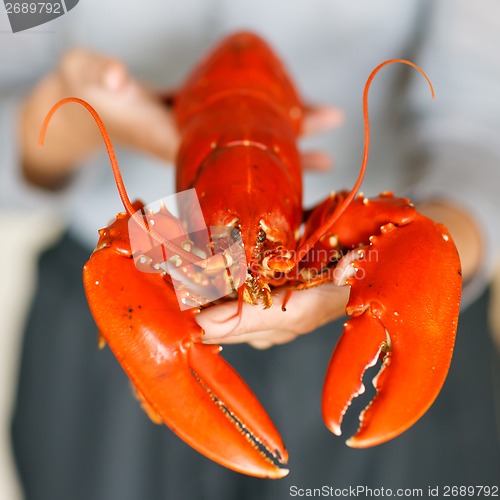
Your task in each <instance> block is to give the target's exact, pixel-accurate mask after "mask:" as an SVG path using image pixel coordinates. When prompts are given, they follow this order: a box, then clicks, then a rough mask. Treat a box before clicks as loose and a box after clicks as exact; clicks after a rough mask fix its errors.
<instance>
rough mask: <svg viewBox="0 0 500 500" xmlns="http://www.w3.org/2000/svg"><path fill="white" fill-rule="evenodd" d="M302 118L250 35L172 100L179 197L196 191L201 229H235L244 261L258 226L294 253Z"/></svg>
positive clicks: (228, 45) (280, 75)
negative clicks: (202, 221)
mask: <svg viewBox="0 0 500 500" xmlns="http://www.w3.org/2000/svg"><path fill="white" fill-rule="evenodd" d="M243 68H244V69H243ZM303 112H304V109H303V106H302V104H301V101H300V99H299V97H298V95H297V92H296V91H295V89H294V87H293V85H292V83H291V81H290V79H289V77H288V76H287V74H286V73H285V71H284V69H283V66H282V64H281V62H280V61H279V60H278V59H277V57H276V56H275V55H274V53H273V52H272V51H271V50H270V49H269V47H268V46H267V44H265V43H264V42H263V41H262V40H261V39H260V38H259V37H257V36H255V35H253V34H251V33H239V34H237V35H234V36H232V37H229V38H228V39H226V40H224V42H223V43H222V44H221V45H219V46H218V47H217V48H216V49H215V50H214V51H213V52H211V54H210V55H209V56H208V57H207V59H206V60H205V61H203V62H202V63H201V64H200V66H199V67H198V69H196V70H195V71H194V72H193V74H192V75H191V76H190V77H189V78H188V80H187V82H186V83H185V85H184V86H183V88H182V90H181V91H180V92H179V95H178V96H177V98H176V101H175V116H176V118H177V123H178V126H179V130H180V132H181V135H182V138H183V139H182V143H181V146H180V150H179V154H178V157H177V161H176V164H177V191H184V190H186V189H189V188H193V187H195V188H196V191H197V193H198V197H199V200H200V205H201V208H202V211H203V213H204V216H205V219H206V222H207V225H209V226H221V225H222V226H224V225H235V224H237V225H238V226H239V229H240V231H241V234H242V237H243V241H245V242H246V245H245V248H246V249H247V261H248V262H250V261H252V260H253V256H252V253H251V251H252V248H251V245H252V243H255V242H256V240H257V238H258V235H259V231H260V230H261V229H262V227H265V228H266V232H267V237H268V238H270V239H271V240H273V239H274V240H275V241H277V242H278V241H279V243H280V244H282V245H284V246H285V247H286V248H290V249H294V248H295V245H296V233H297V231H298V229H299V226H300V224H301V222H302V172H301V166H300V158H299V152H298V150H297V145H296V142H297V136H298V134H299V132H300V128H301V121H302V116H303Z"/></svg>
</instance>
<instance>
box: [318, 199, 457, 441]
mask: <svg viewBox="0 0 500 500" xmlns="http://www.w3.org/2000/svg"><path fill="white" fill-rule="evenodd" d="M338 196H339V200H336V199H335V198H331V199H330V200H328V201H326V202H324V203H323V204H322V205H320V206H319V207H318V208H317V209H316V211H315V212H313V214H312V215H311V220H312V221H313V222H314V223H315V224H316V223H318V221H321V220H326V219H328V215H329V213H331V212H332V211H333V210H334V209H335V207H336V206H337V204H338V203H339V202H340V201H341V200H342V197H343V196H344V193H341V194H340V195H338ZM370 233H371V234H372V236H368V235H369V234H370ZM326 234H327V236H328V237H327V238H325V239H323V241H321V242H318V245H323V246H324V245H325V244H326V243H327V242H328V241H335V242H336V245H337V246H338V247H340V248H342V249H346V248H354V247H355V245H356V246H357V245H360V246H361V248H362V249H361V250H354V251H356V252H358V253H361V256H360V257H359V256H358V258H357V259H356V260H355V261H354V263H353V264H352V265H353V266H354V268H355V270H356V273H355V275H354V276H352V277H351V278H349V279H348V280H347V284H348V285H350V287H351V294H350V298H349V302H348V304H347V308H346V312H347V314H348V316H349V317H350V319H349V321H348V322H347V323H346V324H345V328H344V331H343V334H342V336H341V338H340V340H339V342H338V344H337V346H336V348H335V350H334V352H333V355H332V358H331V361H330V365H329V368H328V371H327V375H326V381H325V386H324V391H323V417H324V420H325V423H326V425H327V427H328V428H329V429H330V430H331V431H332V432H333V433H335V434H337V435H340V433H341V429H340V426H341V422H342V418H343V416H344V414H345V413H346V411H347V409H348V407H349V405H350V403H351V401H352V399H353V398H354V397H356V396H358V395H359V394H361V393H363V392H364V386H363V382H362V378H363V375H364V373H365V371H366V370H367V369H368V368H369V367H370V366H373V365H375V363H376V362H377V360H378V358H379V357H380V358H381V359H382V360H383V361H382V367H381V369H380V371H379V373H378V375H377V376H376V377H375V379H374V381H373V384H374V386H375V388H376V391H377V394H376V396H375V398H374V400H373V401H372V402H371V403H370V404H369V406H368V407H367V408H366V409H365V410H364V411H363V412H362V414H361V416H360V427H359V430H358V432H357V433H356V435H355V436H353V437H352V438H350V439H349V440H348V441H347V444H348V445H350V446H352V447H358V448H363V447H368V446H374V445H377V444H381V443H383V442H385V441H388V440H389V439H391V438H393V437H395V436H397V435H399V434H401V433H402V432H403V431H405V430H406V429H407V428H409V427H410V426H411V425H412V424H413V423H414V422H416V421H417V420H418V419H419V418H420V417H421V416H422V415H423V414H424V413H425V411H426V410H427V409H428V408H429V407H430V405H431V404H432V403H433V401H434V400H435V398H436V397H437V395H438V393H439V391H440V389H441V387H442V385H443V383H444V380H445V378H446V374H447V372H448V368H449V365H450V362H451V357H452V353H453V345H454V340H455V333H456V328H457V317H458V310H459V304H460V290H461V286H460V285H461V270H460V261H459V258H458V254H457V251H456V248H455V245H454V244H453V241H452V239H451V236H450V235H449V233H448V232H447V230H446V228H445V227H444V226H443V225H440V224H436V223H434V222H433V221H431V220H430V219H428V218H426V217H424V216H422V215H420V214H418V213H417V212H416V211H415V209H414V208H413V206H412V205H411V204H410V203H409V202H408V200H405V199H401V198H394V197H393V196H392V195H391V194H384V195H381V196H380V197H378V198H375V199H373V200H369V199H365V198H362V197H358V198H357V199H356V200H355V201H354V202H353V203H352V204H351V205H350V206H349V207H348V208H347V210H346V211H345V213H344V214H343V215H342V216H341V217H340V219H339V220H338V221H337V223H336V224H335V225H334V226H333V227H332V228H331V229H330V230H329V231H327V233H326ZM363 246H366V248H363ZM316 248H317V247H316ZM348 257H349V256H346V257H345V258H348Z"/></svg>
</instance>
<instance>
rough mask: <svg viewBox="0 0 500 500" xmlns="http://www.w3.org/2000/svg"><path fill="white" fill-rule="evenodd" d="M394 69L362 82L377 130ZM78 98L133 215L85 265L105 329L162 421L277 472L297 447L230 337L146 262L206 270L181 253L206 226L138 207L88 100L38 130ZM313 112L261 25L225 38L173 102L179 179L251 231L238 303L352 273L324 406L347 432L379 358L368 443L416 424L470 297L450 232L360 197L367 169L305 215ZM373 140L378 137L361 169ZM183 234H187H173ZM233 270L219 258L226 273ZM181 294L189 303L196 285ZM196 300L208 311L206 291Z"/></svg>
mask: <svg viewBox="0 0 500 500" xmlns="http://www.w3.org/2000/svg"><path fill="white" fill-rule="evenodd" d="M389 62H393V61H389ZM400 62H401V61H400ZM402 62H405V63H407V64H409V65H412V66H414V65H413V63H409V62H408V61H402ZM387 63H388V62H386V63H382V65H380V66H379V67H377V68H376V69H375V70H374V72H373V73H372V74H371V75H370V77H369V79H368V82H367V86H366V90H365V95H364V108H365V119H366V123H367V125H368V119H367V90H368V88H369V85H370V82H371V80H372V79H373V77H374V75H375V74H376V72H377V71H378V70H379V69H380V67H382V66H384V65H386V64H387ZM417 69H418V68H417ZM420 71H421V70H420ZM424 76H425V74H424ZM68 101H78V102H79V103H80V104H82V105H84V106H85V107H87V109H88V110H89V111H90V112H91V114H92V115H93V116H94V118H95V120H96V121H97V123H98V124H99V126H100V129H101V132H103V135H104V138H105V143H106V147H107V148H108V152H109V154H110V159H111V164H112V168H113V172H114V174H115V179H116V181H117V185H118V188H119V193H120V196H121V198H122V201H123V204H124V207H125V209H126V213H121V214H118V215H117V217H116V219H115V220H114V221H113V222H112V223H111V224H110V225H109V226H108V227H107V228H105V229H102V230H100V238H99V242H98V244H97V247H96V249H95V251H94V253H93V254H92V256H91V257H90V259H89V261H88V263H87V264H86V265H85V268H84V273H83V277H84V285H85V291H86V295H87V299H88V302H89V306H90V309H91V311H92V314H93V316H94V318H95V320H96V323H97V325H98V328H99V331H100V334H101V336H102V338H103V339H104V340H105V341H106V342H107V343H108V344H109V346H110V348H111V349H112V351H113V352H114V354H115V355H116V357H117V358H118V360H119V361H120V363H121V365H122V367H123V368H124V370H125V372H126V373H127V375H128V376H129V377H130V379H131V380H132V382H133V384H134V386H135V387H136V389H137V392H138V395H139V399H140V400H141V401H142V403H143V406H144V407H145V409H146V410H147V412H148V414H149V415H150V416H151V417H152V418H153V419H154V420H155V421H157V422H163V423H165V424H166V425H168V426H169V427H170V428H171V429H172V430H173V431H174V432H175V433H177V434H178V435H179V436H180V437H181V438H182V439H184V440H185V441H186V442H187V443H188V444H190V445H191V446H193V447H194V448H195V449H197V450H198V451H200V452H201V453H203V454H204V455H206V456H207V457H209V458H211V459H213V460H214V461H216V462H218V463H219V464H222V465H224V466H226V467H229V468H231V469H233V470H236V471H238V472H242V473H245V474H249V475H254V476H259V477H269V478H280V477H283V476H284V475H285V474H286V473H287V472H288V471H287V469H286V468H285V467H286V463H287V458H288V456H287V451H286V449H285V447H284V445H283V442H282V440H281V437H280V436H279V434H278V431H277V430H276V428H275V427H274V425H273V423H272V422H271V420H270V418H269V417H268V416H267V414H266V412H265V411H264V409H263V408H262V406H261V405H260V403H259V402H258V400H257V398H256V397H255V395H254V394H253V393H252V392H251V390H250V389H249V388H248V386H247V385H246V384H245V382H244V381H243V380H242V379H241V378H240V377H239V375H238V374H237V373H236V372H235V371H234V369H232V368H231V367H230V366H229V365H228V364H227V363H226V362H225V361H224V359H223V358H222V357H221V356H220V355H219V353H220V347H219V346H208V345H204V344H203V343H202V337H203V331H202V329H201V328H200V327H199V326H198V325H197V323H196V321H195V315H196V314H197V313H198V312H199V310H200V309H199V307H196V308H194V309H191V310H180V309H179V304H178V301H177V298H176V293H175V290H174V281H173V280H174V276H173V274H172V276H169V275H168V274H167V273H166V272H164V268H162V267H161V266H156V267H155V266H153V265H152V256H153V257H154V258H155V259H156V258H157V256H163V258H164V259H165V261H164V262H163V263H162V264H165V265H166V264H167V263H168V261H170V256H175V257H176V262H177V263H176V264H175V265H176V266H177V267H176V269H175V272H176V273H178V274H182V273H186V274H188V272H189V271H188V268H189V267H190V268H191V269H195V268H197V269H198V270H199V269H201V268H202V267H203V265H205V266H206V265H207V262H205V264H203V265H201V264H199V262H198V261H199V259H200V257H198V256H196V258H195V256H194V254H193V255H191V254H190V253H189V251H188V250H186V248H188V247H189V248H190V247H192V246H193V245H196V241H194V242H191V241H186V240H185V236H186V234H187V233H189V232H190V229H192V228H195V227H199V226H200V220H199V217H200V216H199V215H196V214H195V213H194V212H191V211H190V209H189V207H187V208H186V209H185V211H186V213H185V214H183V222H182V223H181V222H180V221H179V220H178V219H177V218H176V217H174V216H173V215H172V214H171V213H170V212H169V211H168V210H167V209H166V208H164V207H162V208H161V209H160V211H159V213H157V214H152V213H149V214H145V213H144V205H143V204H142V203H141V202H136V203H135V204H133V205H132V204H131V202H130V200H129V199H128V196H127V195H126V190H125V187H124V185H123V181H122V179H121V175H120V174H119V169H118V165H117V162H116V159H115V157H114V153H113V151H112V147H111V143H110V141H109V138H108V137H107V136H106V134H105V129H104V125H103V124H102V121H100V118H99V116H98V115H97V113H96V112H95V110H93V108H92V107H91V106H90V105H88V104H87V103H85V102H84V101H81V100H78V99H75V98H69V99H66V100H63V101H60V102H59V103H57V104H56V105H55V106H54V107H53V108H52V110H51V111H50V112H49V114H48V115H47V118H46V121H45V123H44V127H43V128H42V136H43V133H44V131H45V129H46V127H47V124H48V121H49V120H50V118H51V117H52V115H53V113H54V112H55V110H56V109H57V108H58V107H59V106H60V105H61V104H64V103H65V102H68ZM304 112H305V108H304V106H303V104H302V103H301V100H300V98H299V96H298V94H297V92H296V90H295V89H294V86H293V84H292V82H291V80H290V79H289V77H288V76H287V74H286V72H285V70H284V69H283V66H282V64H281V62H280V61H279V60H278V58H277V57H276V56H275V54H274V53H273V52H272V51H271V49H270V48H269V47H268V46H267V44H266V43H265V42H264V41H263V40H261V39H260V38H259V37H258V36H256V35H254V34H252V33H238V34H236V35H233V36H231V37H229V38H227V39H226V40H224V41H223V42H222V43H221V44H220V45H219V46H218V47H216V48H215V49H214V50H213V51H212V52H211V53H210V54H209V55H208V57H207V58H206V59H205V60H204V61H202V62H201V63H200V64H199V65H198V66H197V67H196V68H195V70H194V71H193V73H192V74H191V76H189V77H188V79H187V81H186V83H185V84H184V86H183V87H182V88H181V90H180V91H179V94H178V96H177V98H176V100H175V107H174V113H175V117H176V120H177V123H178V127H179V130H180V133H181V137H182V142H181V146H180V149H179V152H178V157H177V171H176V173H177V189H178V191H185V190H187V189H191V188H194V189H195V190H196V192H197V195H198V199H199V202H200V205H201V209H202V212H203V217H204V219H205V220H204V223H206V226H229V227H230V228H233V229H234V228H237V229H238V230H239V232H240V233H241V237H242V241H243V245H244V253H245V256H246V262H247V263H248V267H247V268H245V272H246V278H245V279H244V280H243V288H241V289H242V290H244V292H243V293H241V294H240V290H238V298H239V300H246V301H247V302H251V303H261V304H263V305H264V306H265V307H270V306H271V305H272V297H271V291H272V288H273V287H275V286H279V285H282V284H284V283H285V284H287V285H288V286H290V287H292V288H293V289H297V290H299V289H304V288H308V287H311V286H317V285H321V284H322V283H324V282H326V281H334V282H337V281H336V279H335V278H334V277H333V275H334V274H335V271H337V270H339V269H340V270H343V269H344V270H345V269H347V267H351V268H352V272H351V274H350V277H349V278H348V279H347V282H346V284H347V285H349V286H350V288H351V294H350V298H349V303H348V304H347V308H346V313H347V315H348V316H349V321H348V322H347V323H346V325H345V327H344V332H343V335H342V337H341V339H340V341H339V342H338V344H337V347H336V348H335V350H334V353H333V355H332V359H331V361H330V365H329V368H328V371H327V377H326V382H325V388H324V394H323V416H324V420H325V423H326V424H327V426H328V427H329V428H330V429H331V430H332V432H334V433H335V434H340V425H341V421H342V417H343V415H344V414H345V412H346V410H347V408H348V406H349V405H350V402H351V400H352V398H353V397H355V396H357V395H358V394H360V393H361V392H363V390H364V387H363V384H362V377H363V374H364V372H365V370H366V369H367V368H368V367H370V366H373V365H374V364H375V363H376V362H377V359H379V358H380V359H382V368H381V370H380V372H379V374H378V375H377V377H376V378H375V380H374V385H375V387H376V389H377V396H376V397H375V399H374V401H373V402H372V403H371V404H370V405H369V407H368V408H367V409H366V410H365V411H364V412H363V414H362V416H361V417H360V419H361V426H360V430H359V431H358V433H357V434H356V435H355V436H354V437H353V438H351V439H350V440H349V441H348V444H350V445H351V446H357V447H365V446H373V445H375V444H380V443H383V442H385V441H387V440H388V439H391V438H393V437H395V436H396V435H398V434H400V433H401V432H403V431H404V430H405V429H407V428H408V427H410V426H411V425H412V424H413V423H414V422H415V421H416V420H417V419H418V418H419V417H420V416H421V415H422V414H423V413H424V412H425V411H426V410H427V408H428V407H429V406H430V405H431V404H432V402H433V401H434V399H435V398H436V396H437V394H438V392H439V390H440V388H441V386H442V384H443V382H444V380H445V378H446V374H447V372H448V367H449V365H450V362H451V356H452V351H453V344H454V338H455V332H456V327H457V318H458V312H459V304H460V291H461V274H460V261H459V258H458V254H457V251H456V248H455V246H454V244H453V241H452V239H451V236H450V234H449V233H448V232H447V230H446V228H445V227H444V226H442V225H439V224H436V223H435V222H433V221H431V220H429V219H427V218H425V217H423V216H421V215H420V214H418V213H417V211H416V210H415V207H413V205H412V204H411V203H410V202H409V200H407V199H403V198H397V197H394V196H393V195H392V194H391V193H383V194H382V195H380V196H379V197H377V198H374V199H366V198H364V197H362V196H358V197H357V198H356V197H355V196H356V191H357V189H358V187H359V184H360V183H361V180H362V174H361V175H360V178H359V179H358V182H357V183H356V185H355V187H354V188H353V189H352V190H351V191H350V192H349V193H347V192H339V193H337V194H332V195H331V196H330V197H328V198H327V199H326V200H324V202H322V203H320V204H319V205H318V206H317V207H315V208H314V209H313V210H312V211H310V212H304V211H303V209H302V175H301V164H300V156H299V152H298V149H297V137H298V135H299V134H300V131H301V126H302V119H303V115H304ZM365 130H368V126H367V127H366V129H365ZM367 145H368V134H367V135H366V137H365V159H364V163H363V165H362V169H361V172H362V173H363V172H364V168H365V166H366V161H367ZM148 221H149V222H148ZM131 222H135V223H136V226H137V227H136V232H137V231H139V232H138V233H137V234H136V235H135V238H136V239H138V240H139V241H140V242H141V245H143V244H146V243H147V241H149V240H155V241H156V242H157V243H161V245H160V246H158V247H157V248H155V249H154V250H153V251H152V252H150V253H147V254H146V253H145V254H144V255H141V254H140V252H139V255H137V253H138V251H136V250H132V247H131V241H130V240H131V237H132V235H130V237H129V230H130V227H131V225H130V223H131ZM303 222H304V227H303V230H302V234H300V230H301V224H302V223H303ZM132 226H133V225H132ZM184 226H185V227H184ZM163 233H166V234H163ZM179 237H181V239H182V242H181V243H179V242H177V243H172V242H171V241H170V240H172V241H173V239H175V238H179ZM184 244H187V246H186V248H184V246H183V245H184ZM198 250H199V249H198ZM172 252H174V254H172ZM175 252H177V254H175ZM193 252H194V251H193ZM241 253H243V251H242V252H241ZM294 254H295V255H294ZM137 257H139V258H138V259H137ZM207 261H208V259H207ZM138 263H139V264H138ZM141 263H142V264H141ZM141 266H142V267H141ZM200 266H201V267H200ZM167 267H168V266H167ZM144 271H146V272H144ZM197 272H198V271H194V273H195V274H194V277H195V278H197V277H199V276H198V275H197V274H196V273H197ZM217 272H219V275H217ZM224 272H225V269H224V268H223V267H222V268H221V269H218V268H217V267H216V268H215V275H216V277H220V276H221V275H224ZM277 272H278V274H279V277H277V276H276V273H277ZM217 279H218V278H217ZM338 284H339V283H338ZM183 293H185V296H184V298H187V297H188V296H189V293H190V292H187V291H184V292H183ZM296 293H300V292H296ZM189 300H190V301H191V303H192V304H194V305H195V306H200V305H201V302H200V297H199V296H198V295H196V293H195V294H193V295H190V296H189ZM240 304H241V302H240ZM284 314H285V313H284Z"/></svg>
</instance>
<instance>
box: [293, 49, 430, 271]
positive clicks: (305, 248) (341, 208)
mask: <svg viewBox="0 0 500 500" xmlns="http://www.w3.org/2000/svg"><path fill="white" fill-rule="evenodd" d="M393 63H402V64H406V65H408V66H412V67H413V68H415V69H416V70H417V71H418V72H419V73H420V74H421V75H422V76H423V77H424V78H425V79H426V80H427V83H428V84H429V87H430V89H431V95H432V98H433V99H434V96H435V94H434V87H433V86H432V83H431V81H430V79H429V77H428V76H427V75H426V74H425V72H424V70H423V69H421V68H420V67H419V66H417V65H416V64H415V63H412V62H411V61H407V60H406V59H389V60H388V61H384V62H383V63H380V64H379V65H378V66H377V67H376V68H375V69H374V70H373V71H372V72H371V74H370V76H369V77H368V80H366V84H365V90H364V92H363V120H364V124H365V144H364V149H363V159H362V161H361V167H360V170H359V175H358V179H357V181H356V183H355V184H354V186H353V187H352V189H351V191H350V192H349V194H348V195H347V196H346V197H345V198H344V200H343V201H342V203H340V204H339V205H338V206H337V207H336V208H335V210H334V211H333V213H332V214H331V215H330V216H329V217H328V219H327V220H326V221H325V222H324V223H323V224H321V226H320V227H319V228H318V229H316V231H314V232H313V233H312V234H311V236H309V238H307V240H306V241H305V242H304V243H302V244H301V245H300V247H299V248H298V250H297V252H296V253H295V258H294V262H295V264H297V263H298V262H300V261H301V260H302V259H303V258H304V257H305V255H306V254H307V252H309V250H310V249H311V248H312V247H313V246H314V245H315V244H316V243H317V242H318V240H319V239H320V238H321V237H322V236H323V235H324V234H325V233H326V231H328V229H329V228H330V227H332V225H333V224H334V223H335V222H337V220H338V219H339V218H340V216H341V215H342V214H343V213H344V212H345V210H346V209H347V207H348V206H349V205H350V204H351V202H352V200H353V199H354V198H355V196H356V194H357V193H358V191H359V188H360V187H361V183H362V182H363V178H364V176H365V172H366V166H367V164H368V152H369V149H370V119H369V116H368V92H369V90H370V87H371V84H372V81H373V79H374V78H375V76H376V75H377V73H378V72H379V71H380V70H381V69H382V68H383V67H384V66H388V65H389V64H393Z"/></svg>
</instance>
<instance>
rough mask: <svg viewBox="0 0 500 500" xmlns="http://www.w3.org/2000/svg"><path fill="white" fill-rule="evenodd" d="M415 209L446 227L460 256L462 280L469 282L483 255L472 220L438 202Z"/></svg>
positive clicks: (450, 205) (458, 208)
mask: <svg viewBox="0 0 500 500" xmlns="http://www.w3.org/2000/svg"><path fill="white" fill-rule="evenodd" d="M417 208H418V211H419V212H420V213H421V214H422V215H425V216H426V217H429V218H430V219H432V220H434V221H435V222H438V223H440V224H444V225H445V226H446V227H447V229H448V231H449V232H450V234H451V237H452V238H453V241H454V242H455V246H456V247H457V250H458V254H459V256H460V262H461V264H462V277H463V280H464V282H467V281H469V280H470V279H471V278H472V277H473V276H474V274H475V273H476V271H477V270H478V269H479V265H480V263H481V258H482V255H483V242H482V236H481V232H480V230H479V229H478V227H477V225H476V223H475V221H474V219H473V218H472V217H471V216H470V215H469V214H468V213H467V212H465V211H464V210H462V209H461V208H460V207H458V206H456V205H453V204H450V203H447V202H444V201H440V200H436V201H428V202H425V203H422V204H420V205H419V206H418V207H417Z"/></svg>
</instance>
